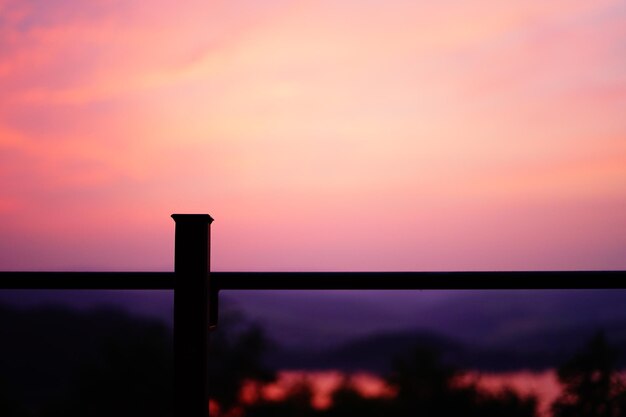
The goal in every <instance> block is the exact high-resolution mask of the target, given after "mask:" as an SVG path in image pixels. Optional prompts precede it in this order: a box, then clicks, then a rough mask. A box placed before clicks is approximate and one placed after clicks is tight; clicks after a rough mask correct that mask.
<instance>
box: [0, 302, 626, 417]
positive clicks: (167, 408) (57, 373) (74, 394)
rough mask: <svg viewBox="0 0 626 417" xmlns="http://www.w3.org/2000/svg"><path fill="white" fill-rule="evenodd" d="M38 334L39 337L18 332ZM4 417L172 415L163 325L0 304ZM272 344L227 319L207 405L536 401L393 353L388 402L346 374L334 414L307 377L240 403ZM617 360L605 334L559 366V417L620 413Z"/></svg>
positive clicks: (470, 413)
mask: <svg viewBox="0 0 626 417" xmlns="http://www.w3.org/2000/svg"><path fill="white" fill-rule="evenodd" d="M24 329H31V330H32V329H34V330H36V331H25V330H24ZM0 337H2V341H3V343H2V344H0V416H1V417H79V416H80V417H105V416H107V417H108V416H118V417H131V416H132V417H137V416H144V415H145V416H148V415H149V416H151V417H167V416H173V415H174V410H173V386H172V381H173V365H174V364H173V351H172V334H171V331H170V329H168V328H167V327H165V326H164V325H162V324H161V323H157V322H154V321H149V320H142V319H137V318H132V317H130V316H127V315H125V314H123V313H119V312H114V311H108V310H107V311H94V312H87V313H80V314H79V313H75V312H70V311H66V310H60V309H48V310H39V311H28V312H16V311H10V310H7V309H3V308H1V307H0ZM269 349H271V345H270V344H269V342H268V340H267V338H266V337H265V336H264V332H263V330H262V329H261V328H260V327H259V326H257V325H255V324H252V323H250V322H249V321H247V320H246V319H245V318H243V317H242V316H240V315H239V314H237V313H236V312H226V313H225V314H223V315H222V318H221V322H220V327H219V329H218V330H217V331H215V332H213V333H212V334H211V337H210V343H209V350H210V361H209V368H208V375H209V388H210V393H211V398H212V399H213V400H214V401H215V402H216V403H217V404H218V405H219V410H220V412H219V416H220V417H268V416H273V417H281V416H285V417H287V416H293V417H352V416H359V417H383V416H384V417H387V416H389V417H415V416H423V417H446V416H464V417H536V415H537V414H536V409H537V401H536V399H535V398H533V397H521V396H519V395H518V394H516V393H515V392H513V391H512V390H506V389H504V390H502V391H501V392H498V393H487V392H485V391H484V390H481V389H479V388H478V387H477V386H476V385H472V384H469V385H468V384H459V383H458V380H459V377H460V376H461V375H462V374H461V373H460V371H459V370H457V369H454V368H453V367H451V366H449V365H446V364H445V363H444V362H443V361H442V360H441V359H440V357H439V354H438V352H437V351H435V350H432V349H427V348H417V349H415V350H413V351H412V352H411V353H410V354H407V355H404V356H400V357H396V358H395V359H394V360H393V366H392V368H391V369H392V371H391V372H390V373H389V374H388V375H386V377H385V382H386V383H387V385H388V386H389V387H390V388H391V389H392V391H393V392H395V393H396V395H395V396H393V397H377V398H366V397H363V396H362V395H361V394H360V393H359V391H358V390H357V389H356V387H355V386H354V384H353V383H352V381H351V380H350V378H349V377H346V378H345V379H344V380H343V381H342V383H341V384H340V386H339V388H338V389H337V390H335V391H334V392H333V394H332V402H331V405H330V407H328V408H326V409H323V410H320V409H317V408H315V407H313V406H312V399H313V386H312V385H311V383H310V381H309V380H307V379H306V378H303V379H302V380H300V381H299V382H298V383H295V384H293V385H292V386H291V387H290V388H289V390H288V392H287V393H286V394H285V396H284V398H281V399H279V400H271V399H268V398H265V397H264V396H263V395H260V393H259V392H257V395H256V401H247V402H242V401H241V398H240V395H241V390H242V387H243V386H244V384H246V383H247V382H249V381H255V383H254V384H252V385H251V386H253V387H257V388H256V389H260V388H259V387H262V386H263V385H264V384H267V383H269V382H271V381H274V380H275V374H274V372H273V371H272V370H271V369H268V368H267V367H266V366H265V365H264V362H263V357H264V354H265V353H266V352H267V351H268V350H269ZM616 360H617V357H616V354H615V351H614V350H612V349H611V348H610V347H609V346H608V344H607V342H606V340H605V338H604V336H603V335H602V334H599V335H598V336H596V337H595V338H594V339H593V340H592V341H590V343H589V344H588V346H587V347H586V348H585V350H583V351H581V352H580V353H579V354H578V355H576V356H575V357H574V358H572V359H571V360H570V361H568V362H567V363H565V364H563V366H561V367H560V368H559V372H558V375H559V379H560V381H561V383H562V384H563V386H564V387H565V389H564V391H563V393H562V395H561V396H560V397H559V398H558V399H557V401H556V402H555V403H554V405H553V408H552V410H553V412H554V417H621V416H626V389H625V386H624V381H623V379H622V378H620V376H619V374H618V372H617V370H616Z"/></svg>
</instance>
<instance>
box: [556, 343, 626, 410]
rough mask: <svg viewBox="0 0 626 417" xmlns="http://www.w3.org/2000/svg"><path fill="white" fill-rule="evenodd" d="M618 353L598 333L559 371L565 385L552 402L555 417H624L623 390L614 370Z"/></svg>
mask: <svg viewBox="0 0 626 417" xmlns="http://www.w3.org/2000/svg"><path fill="white" fill-rule="evenodd" d="M616 363H617V352H616V351H615V350H613V349H612V348H610V347H609V345H608V344H607V341H606V338H605V336H604V333H602V332H600V333H598V334H597V335H596V336H595V337H593V338H592V339H591V341H590V342H589V343H588V344H587V346H586V347H585V349H584V350H583V351H581V352H580V353H579V354H577V355H576V356H575V357H574V358H572V359H571V360H570V361H568V362H567V363H565V364H564V365H563V366H561V367H560V368H559V370H558V377H559V381H560V382H561V384H562V385H563V386H564V389H563V393H562V394H561V396H560V397H559V398H558V399H557V400H556V401H555V402H554V404H553V406H552V410H553V413H554V417H620V416H626V389H625V387H624V381H623V379H622V378H620V376H619V374H618V373H617V371H616V367H615V366H616Z"/></svg>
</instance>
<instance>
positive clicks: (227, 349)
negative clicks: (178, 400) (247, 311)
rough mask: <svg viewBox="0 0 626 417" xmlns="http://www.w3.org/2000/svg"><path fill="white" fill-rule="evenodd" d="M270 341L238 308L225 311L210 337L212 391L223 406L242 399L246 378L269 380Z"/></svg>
mask: <svg viewBox="0 0 626 417" xmlns="http://www.w3.org/2000/svg"><path fill="white" fill-rule="evenodd" d="M267 349H268V341H267V339H266V338H265V335H264V333H263V330H262V329H261V328H260V327H259V326H258V325H255V324H251V323H249V322H248V321H246V320H245V319H244V318H243V316H241V315H240V314H238V313H236V312H226V313H225V314H222V317H221V318H220V327H218V329H217V330H216V331H215V332H213V333H212V334H211V336H210V341H209V369H208V374H209V395H210V397H211V399H213V400H215V401H216V402H217V403H218V404H219V406H220V409H221V410H223V411H226V410H229V409H231V408H233V407H235V406H236V405H238V403H239V394H240V391H241V388H242V386H243V384H244V382H246V381H258V382H270V381H272V380H274V379H275V374H274V372H272V371H271V370H269V369H268V368H266V367H265V366H264V365H263V361H262V359H263V354H264V353H265V351H266V350H267Z"/></svg>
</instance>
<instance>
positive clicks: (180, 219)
mask: <svg viewBox="0 0 626 417" xmlns="http://www.w3.org/2000/svg"><path fill="white" fill-rule="evenodd" d="M172 219H174V221H175V222H176V223H207V224H210V223H211V222H213V217H211V216H209V215H208V214H172Z"/></svg>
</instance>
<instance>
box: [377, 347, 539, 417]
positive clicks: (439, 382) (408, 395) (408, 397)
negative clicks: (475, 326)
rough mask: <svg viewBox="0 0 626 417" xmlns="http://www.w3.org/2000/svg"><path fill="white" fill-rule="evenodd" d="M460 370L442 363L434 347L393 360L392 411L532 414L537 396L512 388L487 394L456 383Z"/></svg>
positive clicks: (486, 416)
mask: <svg viewBox="0 0 626 417" xmlns="http://www.w3.org/2000/svg"><path fill="white" fill-rule="evenodd" d="M459 375H460V373H459V372H458V371H457V370H455V369H454V368H452V367H450V366H447V365H445V364H443V363H442V362H441V361H440V359H439V355H438V353H437V352H436V351H433V350H430V349H427V348H421V347H418V348H417V349H415V351H414V353H413V356H412V357H410V358H409V359H406V358H404V359H398V360H396V361H395V364H394V367H393V372H392V373H391V375H390V376H389V378H388V383H389V384H390V385H391V386H392V387H393V388H394V389H395V391H396V392H397V398H396V399H395V401H394V402H393V403H392V404H393V405H392V407H391V408H392V410H393V412H392V413H389V415H394V416H397V417H409V416H416V415H419V416H460V415H462V416H466V417H501V416H507V417H534V416H535V415H536V399H535V398H532V397H530V398H521V397H519V396H518V395H516V394H515V393H513V392H512V391H504V392H503V393H500V394H486V393H484V392H482V391H481V390H479V389H478V388H477V387H476V386H475V385H461V384H458V383H457V380H456V379H457V377H458V376H459Z"/></svg>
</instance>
